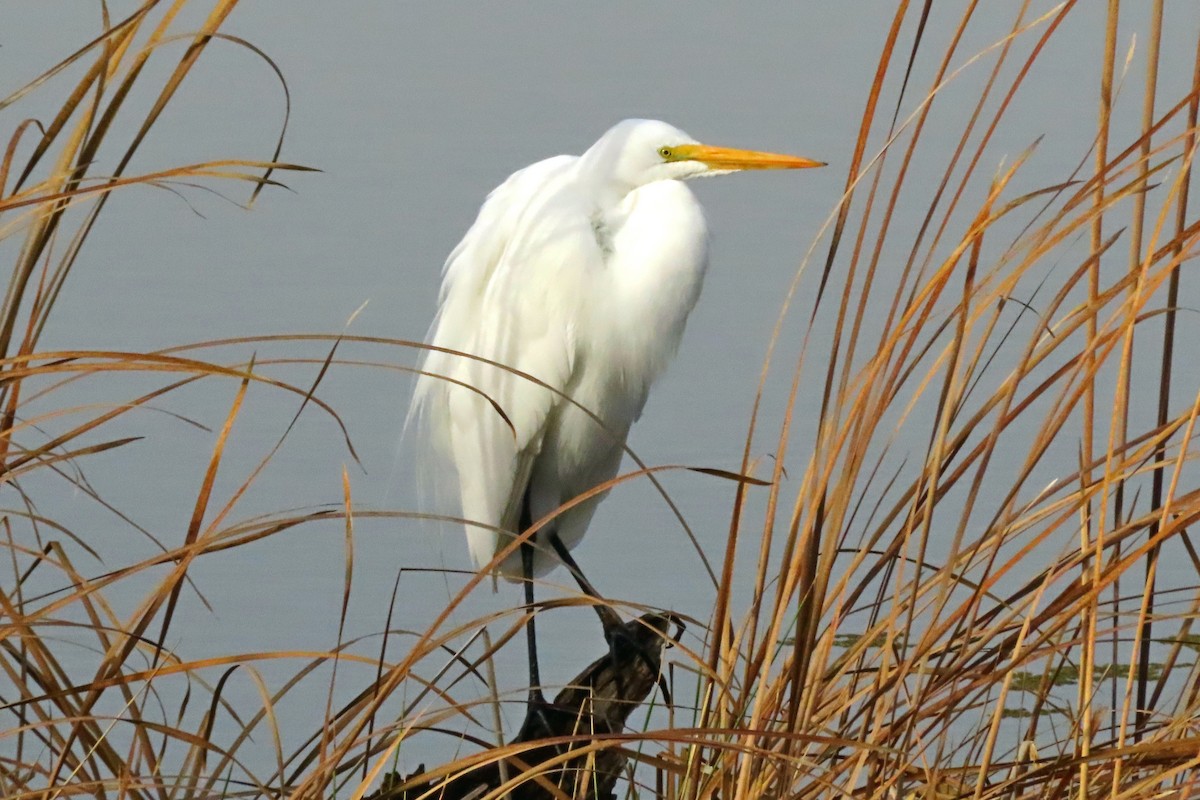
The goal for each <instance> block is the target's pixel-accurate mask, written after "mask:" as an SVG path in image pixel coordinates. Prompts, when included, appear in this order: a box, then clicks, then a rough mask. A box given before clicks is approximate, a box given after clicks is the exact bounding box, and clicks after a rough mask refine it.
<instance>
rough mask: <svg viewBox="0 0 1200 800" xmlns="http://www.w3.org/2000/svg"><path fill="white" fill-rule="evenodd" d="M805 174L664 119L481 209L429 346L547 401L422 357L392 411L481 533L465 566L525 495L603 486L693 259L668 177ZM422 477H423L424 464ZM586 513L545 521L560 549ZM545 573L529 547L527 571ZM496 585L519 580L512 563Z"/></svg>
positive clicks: (444, 292)
mask: <svg viewBox="0 0 1200 800" xmlns="http://www.w3.org/2000/svg"><path fill="white" fill-rule="evenodd" d="M807 166H820V164H819V163H818V162H814V161H808V160H807V159H800V158H795V157H792V156H780V155H775V154H769V153H754V152H751V151H741V150H732V149H727V148H717V147H709V146H705V145H700V144H698V143H696V142H695V140H693V139H692V138H691V137H689V136H688V135H687V134H685V133H683V132H682V131H680V130H678V129H676V128H673V127H672V126H670V125H667V124H666V123H663V122H656V121H651V120H626V121H624V122H621V123H619V124H617V125H616V126H614V127H613V128H612V129H611V130H609V131H608V132H607V133H605V134H604V136H603V137H601V138H600V140H599V141H597V142H596V144H594V145H593V146H592V147H591V148H589V149H588V151H587V152H586V153H584V154H583V155H582V156H578V157H576V156H556V157H554V158H548V159H546V160H544V161H539V162H537V163H536V164H532V165H531V166H528V167H526V168H525V169H522V170H520V171H518V172H516V173H514V174H513V175H512V176H510V177H509V178H508V179H507V180H506V181H505V182H504V183H503V184H501V185H500V186H499V187H498V188H496V189H495V190H494V191H493V192H492V193H491V194H490V195H488V198H487V201H486V202H485V203H484V204H483V207H482V208H481V209H480V211H479V216H478V218H477V219H476V220H475V223H474V224H473V225H472V226H471V228H470V230H469V231H467V234H466V236H464V237H463V240H462V241H461V242H460V243H459V245H458V246H457V247H456V248H455V249H454V251H453V252H452V253H451V254H450V257H449V258H448V259H447V261H446V266H445V269H444V272H443V281H442V289H441V294H440V298H439V303H440V308H439V310H438V315H437V318H436V319H435V321H434V323H433V327H432V329H431V332H430V335H429V338H428V343H429V344H431V345H434V346H435V347H437V348H444V349H445V350H450V351H455V352H456V353H468V354H471V355H474V356H478V357H480V358H482V359H486V360H488V361H491V362H495V363H497V364H502V365H505V366H507V367H511V368H512V369H513V370H515V371H517V372H520V373H525V374H527V375H530V376H532V377H534V378H536V379H537V380H538V381H541V382H542V383H544V384H545V385H546V386H548V387H550V388H546V386H542V385H539V384H537V383H535V382H532V381H530V380H528V379H526V378H524V377H522V376H519V375H516V374H514V373H513V372H510V371H507V370H505V369H502V368H500V367H497V366H493V365H491V364H488V363H485V362H483V361H480V360H475V359H471V358H465V357H463V356H461V355H456V354H453V353H447V352H443V351H442V350H430V351H428V352H427V355H426V356H425V359H424V363H423V365H422V371H423V372H424V373H425V374H423V375H422V376H421V377H420V378H419V379H418V382H417V387H416V391H415V394H414V397H413V405H412V409H411V410H410V412H409V415H410V420H409V421H410V424H415V425H416V426H418V427H419V428H420V430H421V432H422V433H423V435H424V437H425V438H426V440H427V442H428V444H429V448H430V452H429V453H428V454H427V456H426V457H430V456H432V457H436V458H437V459H438V460H440V461H441V462H442V464H443V466H442V468H443V469H445V468H447V467H448V468H449V470H450V475H451V477H450V478H449V480H450V481H451V483H452V484H453V486H454V489H456V491H453V492H452V494H456V495H457V499H458V501H459V503H460V506H461V514H462V516H463V517H464V518H465V519H468V520H472V521H476V522H479V523H481V526H475V525H468V526H467V528H466V530H467V539H468V542H469V544H470V550H471V555H472V557H473V559H474V561H475V564H476V566H477V568H482V567H483V566H485V565H486V564H487V563H488V562H489V561H490V560H491V559H492V558H493V556H494V555H495V554H496V552H497V551H498V549H500V548H502V547H504V546H505V545H506V544H507V541H504V540H505V539H506V538H507V537H505V536H503V535H502V534H500V533H498V531H497V529H498V530H500V531H512V532H515V531H516V530H517V528H518V524H519V522H520V520H521V514H522V507H523V503H525V502H526V498H527V497H528V502H529V508H528V514H529V516H530V518H531V519H532V520H537V519H539V518H541V517H543V516H544V515H546V514H549V513H551V512H553V511H554V510H555V509H557V508H558V507H559V506H560V505H562V504H563V503H565V502H567V501H569V500H571V499H572V498H574V497H576V496H577V495H579V494H580V493H582V492H585V491H587V490H589V489H591V488H593V487H595V486H597V485H599V484H601V483H603V482H605V481H607V480H609V479H610V478H612V477H613V476H614V475H615V474H616V473H617V469H618V466H619V464H620V461H621V455H622V445H623V444H624V442H625V437H626V435H627V434H628V432H629V428H630V426H631V425H632V424H633V422H634V421H635V420H637V418H638V417H639V416H640V415H641V413H642V408H643V406H644V405H645V403H646V397H647V393H648V392H649V389H650V385H651V384H652V383H653V381H654V380H655V378H657V377H658V376H659V375H660V374H661V373H662V371H663V369H664V368H665V367H666V365H667V362H668V361H669V360H670V358H671V357H672V356H673V355H674V354H675V351H676V349H677V348H678V345H679V341H680V338H681V336H682V335H683V329H684V325H685V323H686V322H687V317H688V314H689V313H690V312H691V310H692V308H693V306H694V305H695V303H696V299H697V297H698V296H699V294H700V286H701V282H702V280H703V278H704V271H705V268H706V266H707V263H708V251H707V230H706V226H705V222H704V215H703V213H702V211H701V208H700V205H699V203H698V202H697V201H696V198H695V197H694V196H693V195H692V193H691V191H690V190H689V189H688V188H687V187H686V186H685V185H684V184H683V183H682V182H681V181H682V180H684V179H687V178H691V177H696V176H700V175H706V174H718V173H722V172H729V171H732V170H736V169H748V168H797V167H807ZM468 387H473V388H468ZM564 395H565V396H566V397H570V398H571V399H572V400H574V401H575V402H576V403H578V404H580V405H582V406H583V407H585V408H587V409H589V410H590V411H591V412H592V413H594V414H595V415H596V416H597V417H598V418H599V420H600V421H601V422H602V423H603V425H599V424H597V422H596V421H595V420H593V419H592V418H591V417H590V416H588V415H587V414H585V413H584V412H582V411H581V410H580V409H579V408H577V407H576V406H574V405H572V403H570V402H568V401H567V400H566V399H564ZM493 402H494V403H495V404H496V405H495V406H493ZM496 406H498V407H499V408H500V409H502V410H503V412H504V415H503V416H502V415H501V414H500V413H498V412H497V410H496ZM505 417H507V420H506V419H505ZM430 469H438V468H437V467H433V466H432V465H431V464H429V463H425V464H423V466H422V470H423V471H425V470H430ZM600 499H601V496H596V497H593V498H591V499H589V500H587V501H586V502H583V503H581V504H579V505H577V506H575V507H573V508H571V509H569V510H567V511H565V512H563V513H562V514H560V515H559V516H558V517H557V518H556V520H555V521H554V522H553V524H552V526H553V527H552V529H553V530H555V531H556V532H557V533H558V535H559V536H560V537H561V539H562V541H563V543H564V544H565V545H566V547H567V548H572V547H574V546H575V544H577V543H578V541H579V539H580V538H581V537H582V536H583V534H584V531H585V530H586V529H587V526H588V523H589V521H590V520H591V518H592V514H593V513H594V512H595V510H596V505H597V504H598V503H599V501H600ZM438 511H440V512H441V513H449V511H450V509H445V508H442V509H438ZM557 563H558V560H557V558H556V557H555V556H554V553H553V552H552V551H551V550H550V549H549V548H547V547H542V546H539V547H538V548H537V551H536V555H535V558H534V571H535V573H536V574H539V575H540V574H542V573H544V572H546V571H547V570H548V569H550V568H551V567H553V566H555V565H556V564H557ZM500 572H501V574H502V575H503V576H505V577H507V578H510V579H514V580H519V579H520V578H521V574H522V570H521V559H520V553H519V551H516V552H514V553H513V555H512V556H511V557H510V558H508V559H506V560H505V561H504V563H502V564H501V566H500Z"/></svg>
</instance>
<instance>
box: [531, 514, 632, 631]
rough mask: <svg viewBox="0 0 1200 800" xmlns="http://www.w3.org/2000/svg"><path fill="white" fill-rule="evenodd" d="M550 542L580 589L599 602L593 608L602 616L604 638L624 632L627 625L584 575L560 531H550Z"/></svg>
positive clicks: (548, 537) (548, 536)
mask: <svg viewBox="0 0 1200 800" xmlns="http://www.w3.org/2000/svg"><path fill="white" fill-rule="evenodd" d="M546 538H547V539H548V540H549V541H550V546H551V547H553V548H554V552H555V553H556V554H557V555H558V557H559V560H561V561H562V562H563V564H565V565H566V566H567V569H568V570H570V572H571V577H573V578H574V579H575V582H576V583H577V584H579V589H580V591H582V592H583V593H584V594H586V595H587V596H588V597H590V598H592V599H593V600H596V601H598V602H597V603H596V604H595V605H594V606H592V608H594V609H596V613H597V614H598V615H599V616H600V624H601V625H603V626H604V636H605V638H606V639H611V638H612V637H613V635H614V634H615V633H616V632H617V631H618V630H624V627H625V623H623V622H621V618H620V617H618V616H617V612H615V611H613V610H612V606H611V605H609V603H608V601H607V600H605V599H604V597H603V596H602V595H601V594H600V592H598V591H596V587H595V586H593V585H592V582H591V581H589V580H588V579H587V576H586V575H584V574H583V570H581V569H580V568H579V564H578V563H576V561H575V557H574V556H572V555H571V551H570V550H568V549H567V546H566V545H565V544H563V540H562V539H561V538H559V535H558V531H550V533H549V535H547V537H546Z"/></svg>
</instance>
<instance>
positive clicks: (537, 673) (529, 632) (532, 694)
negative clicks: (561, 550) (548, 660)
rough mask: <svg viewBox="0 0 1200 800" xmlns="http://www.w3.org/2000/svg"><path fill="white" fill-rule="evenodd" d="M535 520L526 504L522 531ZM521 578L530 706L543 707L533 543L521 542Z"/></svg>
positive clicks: (522, 515)
mask: <svg viewBox="0 0 1200 800" xmlns="http://www.w3.org/2000/svg"><path fill="white" fill-rule="evenodd" d="M532 524H533V520H532V519H530V517H529V503H528V500H527V501H526V502H525V504H524V507H523V508H522V509H521V530H522V531H525V530H528V529H529V526H530V525H532ZM521 577H522V579H523V580H524V581H525V607H526V608H527V609H528V610H529V620H528V621H527V622H526V623H525V645H526V649H527V651H528V654H529V706H530V708H534V707H535V706H536V707H539V708H540V707H541V706H544V705H545V704H546V697H545V695H543V694H542V674H541V670H540V669H539V668H538V649H537V630H536V629H535V627H534V617H535V616H536V615H537V610H536V609H535V608H534V605H533V542H529V541H525V542H521Z"/></svg>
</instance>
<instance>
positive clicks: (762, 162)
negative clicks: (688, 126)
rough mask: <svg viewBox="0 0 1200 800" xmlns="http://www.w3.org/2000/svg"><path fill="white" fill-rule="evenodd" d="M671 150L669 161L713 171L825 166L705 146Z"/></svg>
mask: <svg viewBox="0 0 1200 800" xmlns="http://www.w3.org/2000/svg"><path fill="white" fill-rule="evenodd" d="M671 149H672V151H673V152H672V155H673V156H674V157H673V158H671V159H670V160H671V161H684V160H687V161H699V162H700V163H701V164H704V165H705V166H708V167H711V168H713V169H731V170H738V169H811V168H813V167H823V166H825V162H824V161H813V160H812V159H810V158H800V157H799V156H789V155H784V154H782V153H760V152H758V151H756V150H737V149H735V148H733V147H713V146H711V145H707V144H681V145H678V146H676V147H673V148H671Z"/></svg>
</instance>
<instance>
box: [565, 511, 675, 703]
mask: <svg viewBox="0 0 1200 800" xmlns="http://www.w3.org/2000/svg"><path fill="white" fill-rule="evenodd" d="M546 539H547V540H548V541H549V542H550V546H551V547H553V548H554V552H555V553H556V554H557V555H558V557H559V559H560V560H561V561H562V562H563V564H565V565H566V567H567V569H568V570H570V572H571V576H572V577H573V578H575V582H576V583H577V584H579V589H580V591H582V592H583V593H584V594H586V595H587V596H588V597H591V598H592V599H593V600H595V601H596V604H595V605H593V606H592V608H594V609H596V614H598V615H599V617H600V624H601V625H603V626H604V638H605V640H606V641H607V642H608V648H609V653H610V654H611V657H612V659H613V663H614V664H616V663H618V661H619V660H621V659H622V658H623V656H622V653H628V652H629V651H630V650H631V649H632V651H633V654H634V656H635V657H636V658H639V659H641V660H642V661H643V662H644V663H645V665H646V667H647V668H648V669H650V670H651V671H654V670H655V669H656V666H655V658H656V656H655V655H653V654H651V653H649V652H647V650H646V648H645V646H644V645H642V644H641V643H640V642H639V641H638V640H637V639H636V638H635V637H632V636H630V634H629V631H628V629H627V628H626V627H625V623H623V622H621V618H620V617H619V616H617V612H615V611H613V610H612V606H611V605H609V603H608V601H607V600H605V599H604V597H603V596H601V594H600V593H599V592H598V591H596V587H595V586H593V585H592V582H591V581H589V580H588V579H587V576H586V575H584V574H583V570H581V569H580V568H579V564H578V563H576V561H575V558H574V556H572V555H571V551H570V550H568V549H567V546H566V545H565V544H563V540H562V539H561V538H560V537H559V535H558V531H550V532H549V534H547V536H546ZM625 657H627V656H625ZM658 685H659V688H661V689H662V691H663V697H664V699H665V700H666V701H667V704H668V705H670V704H671V692H670V690H669V689H667V684H666V681H664V680H663V678H662V676H661V675H660V676H659V679H658Z"/></svg>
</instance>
